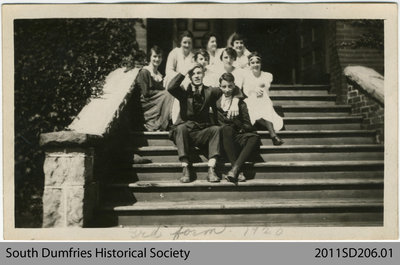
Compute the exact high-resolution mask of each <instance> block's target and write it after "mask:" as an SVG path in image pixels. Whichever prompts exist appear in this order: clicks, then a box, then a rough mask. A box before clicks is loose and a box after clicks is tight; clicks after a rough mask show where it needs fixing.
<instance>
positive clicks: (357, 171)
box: [113, 160, 384, 181]
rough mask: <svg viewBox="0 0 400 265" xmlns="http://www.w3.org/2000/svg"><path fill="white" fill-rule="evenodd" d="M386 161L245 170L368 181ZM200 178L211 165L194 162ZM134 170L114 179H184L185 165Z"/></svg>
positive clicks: (264, 175) (247, 170) (256, 174)
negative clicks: (183, 170)
mask: <svg viewBox="0 0 400 265" xmlns="http://www.w3.org/2000/svg"><path fill="white" fill-rule="evenodd" d="M383 166H384V162H383V160H359V161H290V162H283V161H279V162H272V161H270V162H260V163H254V165H253V164H249V163H246V164H245V165H244V167H243V172H244V174H245V175H246V177H247V178H248V179H273V178H274V179H276V178H281V179H290V178H315V177H320V176H321V174H324V176H326V177H327V178H344V177H352V178H357V177H360V178H364V177H365V178H368V177H382V176H383ZM193 167H194V171H195V172H196V179H198V180H205V179H206V178H207V170H208V167H207V163H194V164H193ZM132 168H133V170H129V169H127V168H125V169H124V168H119V169H118V171H117V172H116V175H115V176H114V177H113V178H114V179H115V178H120V179H130V180H131V181H135V180H177V179H179V178H180V177H181V176H182V165H181V163H151V164H140V165H135V164H134V165H132ZM230 168H231V167H230V164H229V163H226V164H225V165H224V167H223V168H221V172H227V171H228V170H229V169H230Z"/></svg>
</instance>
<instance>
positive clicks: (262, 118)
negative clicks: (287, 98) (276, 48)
mask: <svg viewBox="0 0 400 265" xmlns="http://www.w3.org/2000/svg"><path fill="white" fill-rule="evenodd" d="M249 70H250V71H249V72H248V74H247V75H246V77H245V79H244V82H243V92H244V94H245V95H246V96H247V98H246V99H245V102H246V104H247V107H248V109H249V115H250V120H251V122H252V124H253V125H254V124H255V123H258V124H259V125H261V126H262V127H264V128H266V129H267V130H268V131H269V133H270V135H271V139H272V142H273V144H274V145H281V144H283V143H284V141H283V140H282V139H280V138H279V137H278V136H277V135H276V132H275V131H279V130H280V129H282V127H283V119H282V117H280V116H279V115H278V114H277V113H276V112H275V110H274V106H273V103H272V101H271V99H270V98H269V88H270V86H271V82H272V79H273V76H272V74H271V73H268V72H263V71H261V56H260V55H259V53H257V52H253V53H251V54H250V55H249Z"/></svg>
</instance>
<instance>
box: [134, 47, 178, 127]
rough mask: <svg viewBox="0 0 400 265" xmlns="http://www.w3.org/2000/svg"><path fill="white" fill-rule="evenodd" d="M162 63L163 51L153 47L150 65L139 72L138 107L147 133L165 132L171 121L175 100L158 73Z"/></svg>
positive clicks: (137, 83) (136, 82) (137, 86)
mask: <svg viewBox="0 0 400 265" xmlns="http://www.w3.org/2000/svg"><path fill="white" fill-rule="evenodd" d="M161 62H162V51H161V49H160V48H159V47H158V46H153V47H152V48H151V49H150V56H149V64H148V65H146V66H144V67H143V68H142V69H141V70H140V71H139V73H138V75H137V77H136V80H135V89H134V90H135V96H136V97H138V98H140V106H137V107H140V116H141V117H140V118H141V119H142V123H143V127H144V129H145V130H147V131H165V130H167V128H168V125H169V121H170V113H171V109H172V103H173V100H174V98H173V97H172V96H171V94H169V93H168V91H167V90H166V89H165V88H164V87H163V77H162V75H161V74H160V72H159V71H158V67H159V65H160V64H161ZM142 115H143V116H142Z"/></svg>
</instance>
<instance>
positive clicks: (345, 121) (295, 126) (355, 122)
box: [283, 116, 362, 130]
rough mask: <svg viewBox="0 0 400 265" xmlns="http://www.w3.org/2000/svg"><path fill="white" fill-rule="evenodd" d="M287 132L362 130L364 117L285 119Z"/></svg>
mask: <svg viewBox="0 0 400 265" xmlns="http://www.w3.org/2000/svg"><path fill="white" fill-rule="evenodd" d="M283 121H284V124H285V127H286V129H287V130H333V129H337V130H346V129H347V130H352V129H353V130H356V129H361V122H362V116H345V117H340V116H339V117H332V116H328V117H284V118H283Z"/></svg>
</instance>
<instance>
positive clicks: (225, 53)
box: [135, 31, 283, 183]
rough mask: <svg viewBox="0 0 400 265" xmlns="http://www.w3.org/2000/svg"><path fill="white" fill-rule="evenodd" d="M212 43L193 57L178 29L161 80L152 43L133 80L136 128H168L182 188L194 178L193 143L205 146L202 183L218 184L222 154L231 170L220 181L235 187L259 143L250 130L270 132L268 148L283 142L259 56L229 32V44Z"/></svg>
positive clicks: (208, 39)
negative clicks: (137, 101)
mask: <svg viewBox="0 0 400 265" xmlns="http://www.w3.org/2000/svg"><path fill="white" fill-rule="evenodd" d="M217 44H218V38H217V36H216V35H215V34H213V33H207V34H205V35H204V38H203V45H204V48H203V49H199V50H197V51H195V52H193V48H192V47H193V35H192V33H191V32H190V31H185V32H183V33H182V34H181V36H180V38H179V47H177V48H174V49H173V50H172V51H171V52H170V53H169V55H168V58H167V63H166V70H165V73H166V76H165V78H163V76H162V75H161V74H160V72H159V71H158V67H159V66H160V64H161V62H162V58H163V52H162V51H161V49H160V48H159V47H158V46H153V47H152V48H151V49H150V52H149V63H148V65H147V66H145V67H143V68H142V69H141V70H140V71H139V73H138V75H137V78H136V80H135V91H137V93H139V94H140V95H139V96H138V97H139V98H140V104H138V105H139V106H137V107H139V108H140V112H138V113H140V115H142V116H143V117H142V126H143V129H145V130H148V131H165V130H168V129H169V132H170V138H171V140H173V141H174V143H175V144H176V146H177V149H178V155H179V160H180V161H181V163H182V167H183V176H182V177H181V178H180V181H181V182H183V183H187V182H190V181H192V180H193V179H194V171H193V167H192V161H190V160H191V159H190V157H191V156H190V150H191V149H192V148H193V147H194V146H196V147H207V148H208V158H209V160H208V168H209V169H208V177H207V180H208V181H209V182H219V181H220V178H219V176H218V174H217V173H216V171H215V168H216V164H217V160H218V159H219V158H220V157H221V155H222V154H223V153H224V154H225V155H226V157H227V159H228V160H229V162H230V163H231V165H232V168H231V170H230V171H229V172H228V173H227V174H226V176H225V178H226V179H227V180H228V181H231V182H242V181H246V177H245V176H244V174H243V172H242V166H243V164H244V162H245V161H246V160H248V159H249V157H250V156H251V155H253V154H254V153H257V149H258V148H259V145H260V136H259V135H258V134H256V132H255V127H254V126H255V125H257V126H258V127H262V128H265V129H267V130H268V131H269V132H270V135H271V139H272V142H273V144H274V145H281V144H283V140H282V139H280V138H279V137H278V136H277V135H276V131H277V130H280V129H281V128H282V127H283V120H282V118H281V117H280V116H279V115H278V114H277V113H276V112H275V110H274V108H273V104H272V101H271V99H270V98H269V95H268V93H269V87H270V85H271V82H272V78H273V77H272V74H270V73H268V72H263V71H261V55H260V54H259V53H257V52H249V51H248V50H247V49H246V47H245V39H244V38H243V36H241V35H240V34H237V33H235V34H233V35H232V36H231V38H230V46H231V47H227V48H222V49H221V48H220V49H219V48H218V45H217Z"/></svg>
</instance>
